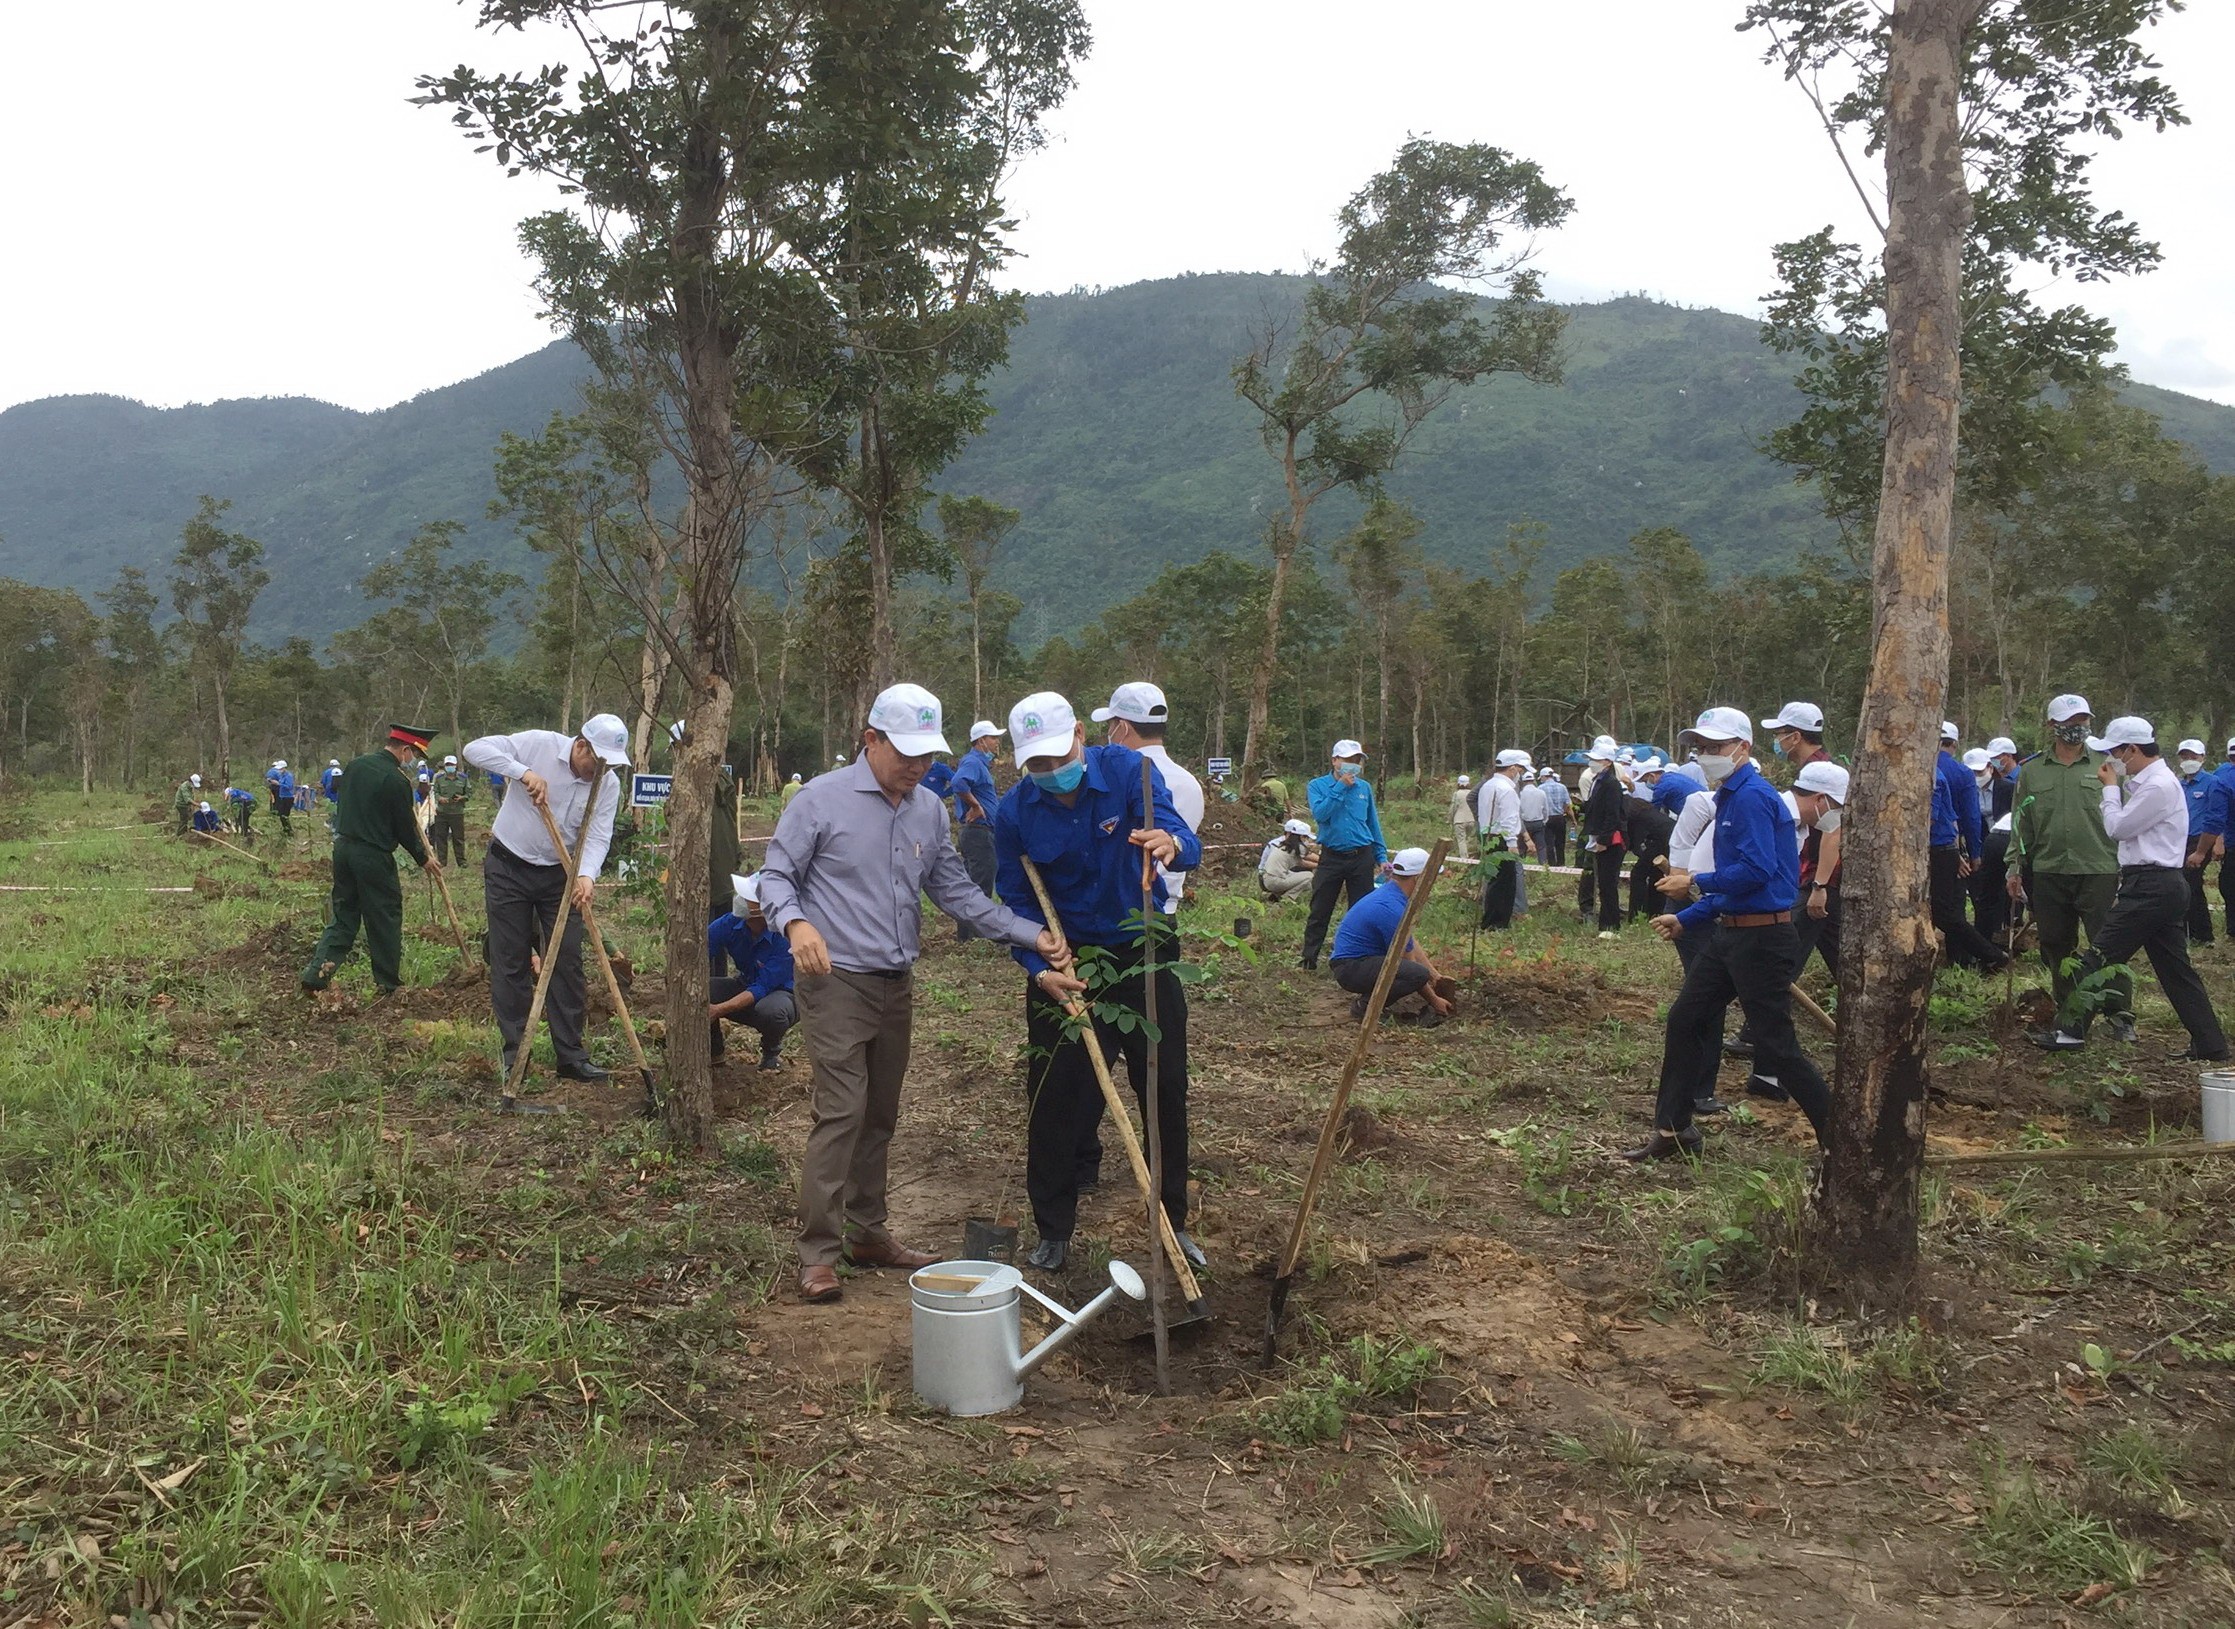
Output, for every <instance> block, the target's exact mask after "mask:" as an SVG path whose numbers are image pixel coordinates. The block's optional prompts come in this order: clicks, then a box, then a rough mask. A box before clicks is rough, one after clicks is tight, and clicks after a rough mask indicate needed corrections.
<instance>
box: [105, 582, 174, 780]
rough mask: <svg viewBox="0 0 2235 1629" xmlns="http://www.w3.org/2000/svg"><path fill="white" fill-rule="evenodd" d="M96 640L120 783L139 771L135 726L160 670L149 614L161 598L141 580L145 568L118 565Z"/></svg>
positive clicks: (158, 639) (159, 647)
mask: <svg viewBox="0 0 2235 1629" xmlns="http://www.w3.org/2000/svg"><path fill="white" fill-rule="evenodd" d="M101 608H102V610H103V611H104V612H105V613H106V614H105V615H104V616H103V618H102V623H101V628H102V639H103V642H104V643H106V645H107V646H108V651H109V666H110V670H111V672H112V673H113V674H114V676H115V683H116V693H117V702H118V712H119V714H120V715H121V720H122V729H123V734H124V783H125V784H126V785H127V786H129V785H132V784H133V782H134V781H135V780H136V778H137V776H138V773H139V744H140V729H141V725H142V722H143V720H144V719H145V718H146V716H147V711H148V708H149V706H150V704H151V703H152V701H153V699H154V696H155V686H156V683H157V681H158V680H159V679H161V677H162V674H163V637H162V635H161V634H159V633H157V632H156V628H155V613H156V612H157V611H158V610H160V609H161V608H162V602H161V601H160V600H158V599H157V598H156V597H155V590H154V589H152V588H150V587H148V585H147V573H146V572H144V571H142V570H141V569H140V568H139V567H138V566H124V567H121V568H120V569H119V570H118V571H117V574H116V581H115V582H114V583H113V584H111V585H110V586H109V587H108V588H107V589H106V590H104V591H103V592H102V594H101Z"/></svg>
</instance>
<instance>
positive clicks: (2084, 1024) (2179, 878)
mask: <svg viewBox="0 0 2235 1629" xmlns="http://www.w3.org/2000/svg"><path fill="white" fill-rule="evenodd" d="M2188 896H2189V888H2188V874H2187V873H2186V872H2185V871H2173V870H2169V869H2167V868H2165V867H2162V866H2128V867H2126V868H2124V869H2122V870H2121V871H2120V872H2119V892H2118V897H2117V898H2116V899H2114V900H2112V901H2111V915H2110V919H2109V920H2108V921H2106V922H2105V923H2104V924H2103V931H2102V932H2101V933H2099V934H2097V935H2096V936H2095V942H2094V943H2093V944H2091V945H2090V946H2088V948H2087V952H2086V954H2085V955H2083V956H2081V958H2080V973H2079V979H2078V982H2079V983H2080V984H2082V985H2085V984H2086V982H2087V980H2088V977H2089V975H2090V974H2093V973H2095V972H2096V971H2098V970H2099V969H2101V968H2105V967H2124V966H2125V965H2126V964H2127V963H2128V962H2129V961H2131V960H2132V959H2133V957H2134V953H2135V952H2136V951H2138V950H2139V951H2142V952H2144V953H2145V954H2147V955H2148V957H2149V958H2150V970H2151V971H2152V972H2154V973H2155V974H2157V984H2158V988H2159V989H2161V990H2163V991H2164V992H2165V999H2166V1000H2168V1001H2170V1002H2171V1003H2172V1004H2173V1011H2174V1012H2175V1013H2176V1014H2177V1015H2179V1017H2180V1020H2181V1027H2182V1028H2183V1029H2185V1030H2187V1031H2188V1041H2189V1045H2190V1047H2191V1048H2193V1049H2194V1050H2195V1051H2196V1052H2198V1053H2201V1054H2202V1055H2203V1056H2205V1057H2209V1058H2224V1057H2226V1056H2227V1035H2226V1032H2225V1031H2223V1030H2222V1029H2221V1028H2220V1023H2219V1014H2218V1013H2216V1012H2214V1011H2213V1010H2212V998H2211V997H2210V996H2209V995H2207V994H2206V993H2205V990H2204V981H2203V980H2202V979H2201V978H2199V977H2197V974H2196V969H2195V968H2194V967H2193V966H2191V965H2190V963H2189V959H2188ZM2076 1005H2077V1003H2076V1002H2067V1003H2066V1011H2065V1012H2064V1013H2062V1014H2060V1015H2059V1020H2058V1021H2059V1025H2060V1027H2061V1028H2064V1029H2066V1030H2069V1031H2071V1032H2072V1033H2073V1034H2075V1035H2085V1034H2086V1033H2087V1032H2088V1024H2089V1022H2090V1021H2091V1020H2092V1018H2093V1017H2094V1015H2093V1014H2092V1013H2086V1012H2075V1011H2073V1010H2072V1009H2073V1008H2074V1007H2075V1006H2076Z"/></svg>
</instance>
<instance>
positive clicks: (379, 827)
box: [302, 724, 442, 996]
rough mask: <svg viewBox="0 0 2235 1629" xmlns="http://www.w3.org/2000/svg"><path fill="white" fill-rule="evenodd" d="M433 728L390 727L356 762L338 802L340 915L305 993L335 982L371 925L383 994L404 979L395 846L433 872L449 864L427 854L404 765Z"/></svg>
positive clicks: (307, 971) (336, 906)
mask: <svg viewBox="0 0 2235 1629" xmlns="http://www.w3.org/2000/svg"><path fill="white" fill-rule="evenodd" d="M433 739H434V731H432V730H423V729H420V728H418V727H417V726H416V725H411V724H391V725H390V726H389V727H388V739H387V740H386V741H384V742H382V743H381V744H380V746H379V747H377V748H375V749H374V750H373V751H371V752H368V753H366V754H365V755H364V756H363V757H361V758H356V759H352V760H351V761H350V765H349V773H348V775H347V776H346V777H345V778H344V779H343V781H342V783H341V796H340V798H339V799H337V800H336V802H335V804H334V858H333V866H334V892H333V912H334V919H333V920H332V921H331V922H329V923H328V924H327V925H326V931H325V933H323V934H322V935H320V936H319V940H318V947H317V948H316V949H315V950H313V951H312V952H311V953H310V961H309V963H308V964H307V965H305V966H304V968H303V971H302V986H303V988H304V989H306V990H323V989H325V988H326V986H327V985H328V984H330V983H332V982H333V977H334V969H335V968H337V967H339V966H340V965H341V964H342V960H343V958H344V957H346V956H347V955H348V954H349V951H350V947H351V946H353V945H354V944H356V942H357V929H358V927H359V925H360V924H362V925H363V927H364V930H365V954H366V955H367V956H369V957H371V958H372V971H373V983H374V984H375V985H377V986H379V989H380V993H381V995H383V996H390V995H394V994H395V993H396V991H397V990H398V989H400V988H401V987H402V985H403V982H404V971H403V958H404V889H403V884H402V883H401V882H399V881H397V879H396V850H397V849H399V848H400V849H402V850H403V851H404V852H405V853H406V854H409V855H410V856H411V857H412V858H413V859H414V860H416V861H417V862H418V863H419V866H420V868H421V869H422V870H424V871H426V872H428V873H429V874H430V875H432V874H435V873H438V872H440V871H441V870H442V862H441V861H440V860H438V859H436V858H435V857H434V855H432V854H431V853H429V852H428V851H427V845H426V843H425V842H424V841H423V840H422V839H421V837H420V835H419V822H418V821H417V820H416V819H414V818H413V816H412V808H411V782H410V780H409V779H408V778H407V777H406V776H405V774H404V768H403V766H404V765H405V764H407V763H409V762H410V761H411V760H412V759H414V758H417V757H420V756H422V755H423V754H424V753H425V752H426V750H427V743H428V742H429V741H432V740H433Z"/></svg>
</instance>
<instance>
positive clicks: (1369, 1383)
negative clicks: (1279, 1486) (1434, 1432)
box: [1244, 1335, 1442, 1447]
mask: <svg viewBox="0 0 2235 1629" xmlns="http://www.w3.org/2000/svg"><path fill="white" fill-rule="evenodd" d="M1441 1362H1442V1356H1441V1354H1440V1353H1438V1352H1437V1350H1436V1349H1435V1348H1434V1347H1433V1346H1430V1345H1427V1344H1426V1343H1425V1342H1416V1341H1408V1340H1405V1339H1403V1338H1401V1337H1400V1338H1396V1339H1392V1340H1386V1341H1384V1340H1377V1339H1376V1338H1375V1337H1373V1336H1371V1335H1360V1336H1357V1337H1356V1338H1354V1339H1353V1340H1351V1341H1350V1342H1349V1343H1348V1344H1347V1345H1345V1346H1343V1347H1342V1348H1341V1349H1340V1350H1338V1351H1335V1352H1331V1353H1328V1354H1326V1355H1325V1356H1322V1357H1319V1358H1317V1359H1314V1360H1313V1361H1311V1362H1309V1363H1303V1364H1298V1365H1297V1366H1295V1368H1293V1369H1292V1370H1291V1371H1290V1373H1289V1376H1288V1379H1287V1381H1286V1383H1285V1384H1283V1385H1282V1386H1281V1388H1280V1389H1279V1390H1278V1391H1276V1392H1274V1393H1272V1394H1271V1395H1270V1396H1267V1397H1263V1398H1260V1399H1258V1401H1257V1402H1256V1403H1255V1404H1253V1405H1252V1406H1251V1408H1250V1409H1249V1410H1248V1411H1247V1413H1246V1414H1245V1416H1244V1420H1245V1423H1246V1425H1247V1427H1248V1429H1249V1430H1250V1431H1251V1432H1252V1434H1254V1435H1256V1436H1260V1437H1263V1438H1265V1439H1266V1440H1267V1441H1269V1442H1278V1443H1283V1444H1286V1445H1288V1446H1290V1447H1308V1446H1310V1445H1312V1444H1314V1443H1322V1442H1333V1441H1334V1440H1335V1439H1336V1438H1338V1437H1340V1436H1341V1435H1342V1434H1343V1428H1344V1426H1345V1425H1347V1424H1348V1423H1349V1420H1350V1416H1351V1415H1352V1414H1353V1413H1354V1412H1357V1411H1358V1410H1360V1409H1361V1408H1362V1407H1363V1406H1364V1405H1366V1404H1369V1403H1405V1402H1409V1401H1410V1400H1411V1399H1412V1398H1413V1396H1414V1395H1415V1394H1416V1393H1417V1392H1418V1391H1419V1390H1420V1387H1421V1385H1422V1383H1423V1382H1425V1381H1426V1380H1427V1379H1428V1377H1429V1376H1430V1375H1432V1374H1434V1373H1435V1372H1436V1369H1437V1368H1438V1366H1439V1365H1440V1364H1441Z"/></svg>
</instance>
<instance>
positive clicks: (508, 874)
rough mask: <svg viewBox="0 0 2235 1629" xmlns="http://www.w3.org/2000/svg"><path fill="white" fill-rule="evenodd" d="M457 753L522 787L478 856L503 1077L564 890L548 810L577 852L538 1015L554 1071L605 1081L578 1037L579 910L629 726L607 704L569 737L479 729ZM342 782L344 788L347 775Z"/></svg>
mask: <svg viewBox="0 0 2235 1629" xmlns="http://www.w3.org/2000/svg"><path fill="white" fill-rule="evenodd" d="M465 759H466V762H467V763H469V764H471V765H473V767H474V768H476V769H479V770H483V771H486V772H488V773H491V774H497V775H502V776H504V777H505V779H506V780H508V781H511V782H514V783H515V784H517V785H518V786H519V788H520V790H521V791H522V792H523V793H524V794H526V796H525V797H524V798H519V797H515V798H508V799H506V800H505V803H504V805H503V806H502V807H501V808H499V809H498V810H497V817H496V819H495V820H494V821H492V822H491V823H490V827H489V852H488V855H487V857H486V858H484V859H483V860H482V862H481V889H482V898H483V900H484V901H485V902H486V903H487V905H488V910H489V1005H490V1006H491V1007H492V1008H493V1009H494V1010H495V1013H496V1019H497V1033H498V1034H499V1035H501V1036H503V1038H504V1073H505V1079H506V1080H508V1081H509V1080H510V1079H511V1078H512V1066H513V1063H514V1061H515V1060H516V1059H517V1057H518V1056H519V1051H520V1047H521V1046H522V1045H523V1044H532V1042H533V1040H534V1037H533V1036H530V1035H529V1034H528V1033H527V1030H528V1009H529V1007H530V1006H532V1005H533V1004H534V1001H535V983H536V975H535V969H534V966H533V963H532V960H531V958H533V957H534V956H537V955H540V954H541V953H542V952H543V950H544V947H545V946H546V945H547V944H548V943H549V942H550V938H551V925H552V923H553V922H555V921H556V920H557V919H558V914H559V901H560V900H561V899H562V898H563V897H564V896H565V894H566V887H567V862H566V856H565V855H564V854H562V853H561V852H560V851H559V850H558V849H557V848H556V847H554V846H553V845H552V842H551V833H550V831H549V830H548V829H547V828H546V827H545V825H544V823H543V817H544V814H545V813H546V812H548V813H549V814H550V816H551V818H552V819H553V820H555V821H556V822H557V823H558V827H559V832H560V835H561V836H562V837H564V838H565V840H566V842H567V845H568V846H569V847H570V848H573V849H575V850H576V851H577V852H576V859H577V861H578V866H577V869H576V873H575V880H574V896H573V903H572V906H571V908H570V909H569V911H568V913H567V925H566V934H565V936H564V937H563V938H562V939H561V940H560V941H559V964H558V966H557V967H556V968H554V969H553V970H552V975H551V988H550V992H549V994H548V995H547V996H546V997H545V998H544V1008H543V1016H544V1018H545V1019H546V1020H547V1021H548V1022H549V1024H550V1026H551V1050H552V1052H553V1054H554V1055H555V1056H556V1057H557V1059H558V1066H559V1070H558V1072H559V1078H560V1079H561V1080H590V1081H596V1080H604V1079H605V1078H607V1077H606V1071H604V1070H603V1069H601V1068H599V1067H598V1066H597V1065H596V1064H594V1063H592V1062H591V1061H590V1054H589V1051H588V1049H587V1048H586V1047H585V1046H584V1045H583V1040H582V1023H583V1011H584V1008H585V1006H586V1005H587V1002H588V995H589V991H588V987H587V985H586V983H585V981H584V979H583V976H582V913H583V912H584V911H585V910H587V909H589V905H590V893H591V884H593V883H594V882H596V880H597V875H598V872H599V870H600V869H601V868H602V867H603V866H604V864H605V856H606V851H607V850H608V849H610V848H611V847H612V846H613V815H614V811H615V810H616V809H617V808H618V807H619V806H620V802H621V783H620V782H619V781H618V780H616V779H615V778H614V776H613V774H612V771H613V769H614V768H615V767H617V766H619V765H622V764H626V763H627V762H628V761H629V728H628V726H627V725H626V724H623V723H622V722H621V721H620V720H619V719H618V718H616V717H614V716H613V715H612V714H611V713H598V714H596V715H594V716H593V717H590V718H586V719H584V720H583V721H582V728H581V729H580V730H578V731H576V732H575V733H574V734H573V735H571V736H570V735H564V734H561V733H560V732H559V731H557V730H521V731H519V732H518V733H517V734H514V735H484V736H482V737H480V738H479V739H478V740H474V741H469V742H467V743H466V751H465ZM352 767H354V766H352ZM342 785H343V787H344V789H345V792H344V795H345V796H346V795H347V793H346V788H347V787H348V785H349V782H348V781H347V780H346V779H345V780H344V781H343V782H342Z"/></svg>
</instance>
